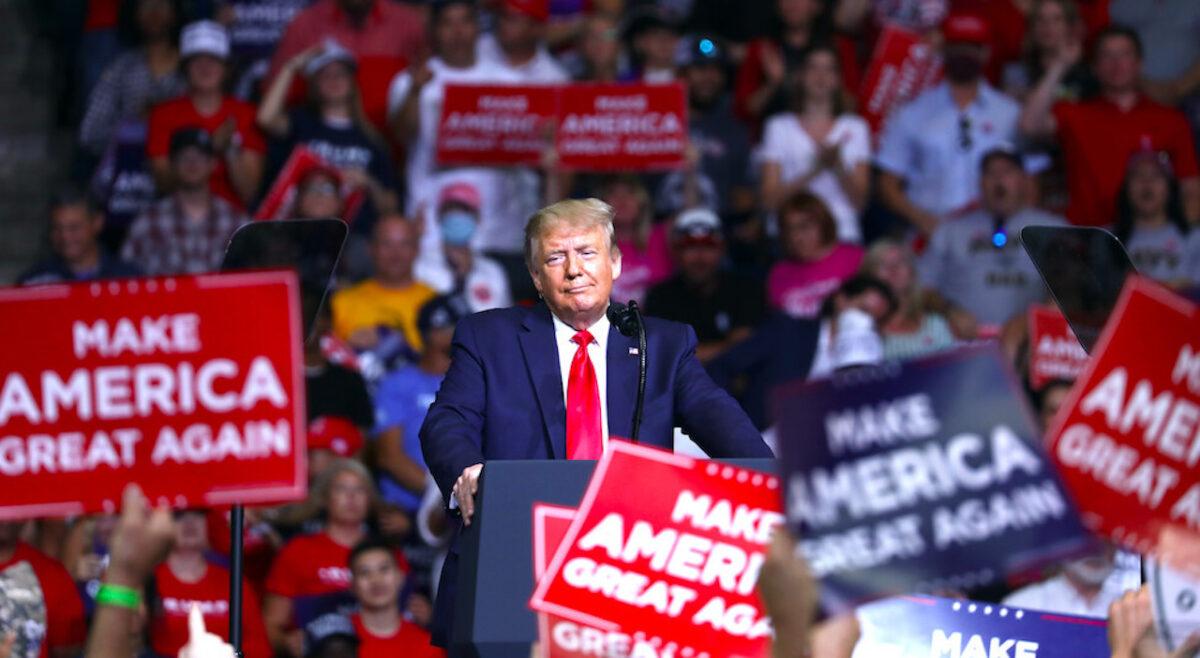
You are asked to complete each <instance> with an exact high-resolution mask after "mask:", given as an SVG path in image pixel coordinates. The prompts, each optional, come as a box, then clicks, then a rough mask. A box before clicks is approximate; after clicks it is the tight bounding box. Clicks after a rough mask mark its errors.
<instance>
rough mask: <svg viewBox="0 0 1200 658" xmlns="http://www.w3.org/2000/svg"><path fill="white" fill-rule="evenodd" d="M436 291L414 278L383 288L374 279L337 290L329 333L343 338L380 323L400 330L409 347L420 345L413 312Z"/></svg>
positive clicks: (418, 346) (418, 347)
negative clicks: (396, 285)
mask: <svg viewBox="0 0 1200 658" xmlns="http://www.w3.org/2000/svg"><path fill="white" fill-rule="evenodd" d="M436 294H437V293H436V292H435V291H434V290H433V288H430V287H429V286H427V285H425V284H424V283H420V282H416V283H413V284H411V285H409V286H405V287H404V288H385V287H384V286H381V285H379V282H377V281H376V280H375V279H367V280H365V281H363V282H362V283H360V284H358V285H355V286H351V287H349V288H345V289H343V290H339V291H337V292H335V293H334V294H333V301H332V302H331V305H332V306H331V308H332V310H333V333H334V334H336V335H337V337H338V338H341V339H342V340H345V339H346V338H347V337H349V336H350V334H352V333H354V332H355V331H356V330H358V329H362V328H363V327H377V326H379V325H383V326H385V327H391V328H393V329H399V330H400V331H403V332H404V339H405V340H406V341H408V344H409V345H411V346H412V347H413V349H416V350H420V349H421V332H419V331H417V314H418V313H419V312H420V311H421V307H422V306H424V305H425V302H428V301H429V300H430V299H432V298H433V297H434V296H435V295H436Z"/></svg>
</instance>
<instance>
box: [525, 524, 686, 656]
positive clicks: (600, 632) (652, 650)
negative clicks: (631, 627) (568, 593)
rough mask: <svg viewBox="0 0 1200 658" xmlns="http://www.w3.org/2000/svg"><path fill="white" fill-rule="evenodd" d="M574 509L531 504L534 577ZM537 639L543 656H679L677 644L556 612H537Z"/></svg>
mask: <svg viewBox="0 0 1200 658" xmlns="http://www.w3.org/2000/svg"><path fill="white" fill-rule="evenodd" d="M574 519H575V510H574V509H572V508H570V507H559V506H558V505H547V504H545V503H538V504H536V505H534V506H533V576H534V583H537V582H538V581H539V580H541V578H542V575H543V574H544V573H546V569H547V567H549V565H550V557H551V556H552V555H554V553H555V552H557V551H558V547H559V546H560V545H561V544H562V540H563V537H565V536H566V534H567V529H568V528H570V527H571V521H573V520H574ZM537 619H538V642H539V654H538V655H540V656H542V658H591V657H594V656H606V657H607V658H678V654H676V650H677V649H678V647H671V646H669V645H665V646H664V645H663V644H662V642H659V643H658V644H657V645H655V644H654V643H653V642H651V640H650V638H649V637H647V636H646V634H645V633H644V632H642V631H633V632H631V633H625V632H623V631H619V630H618V631H606V630H604V629H601V628H596V627H595V626H588V625H586V624H580V623H577V622H574V621H571V620H570V619H565V618H563V617H560V616H558V615H553V614H547V613H544V612H539V613H538V615H537Z"/></svg>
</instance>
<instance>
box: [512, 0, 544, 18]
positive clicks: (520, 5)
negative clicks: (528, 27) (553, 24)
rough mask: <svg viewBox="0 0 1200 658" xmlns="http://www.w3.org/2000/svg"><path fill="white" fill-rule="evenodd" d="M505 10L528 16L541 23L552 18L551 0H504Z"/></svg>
mask: <svg viewBox="0 0 1200 658" xmlns="http://www.w3.org/2000/svg"><path fill="white" fill-rule="evenodd" d="M504 10H505V11H509V12H512V13H514V14H522V15H524V16H528V17H529V18H532V19H533V20H535V21H537V22H539V23H545V22H546V21H548V20H550V0H504Z"/></svg>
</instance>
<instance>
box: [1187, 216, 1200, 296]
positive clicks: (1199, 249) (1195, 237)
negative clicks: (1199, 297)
mask: <svg viewBox="0 0 1200 658" xmlns="http://www.w3.org/2000/svg"><path fill="white" fill-rule="evenodd" d="M1183 253H1184V259H1183V260H1184V276H1186V277H1187V278H1188V279H1189V280H1191V282H1192V285H1196V286H1200V229H1192V232H1191V233H1188V236H1187V243H1186V245H1185V246H1184V248H1183Z"/></svg>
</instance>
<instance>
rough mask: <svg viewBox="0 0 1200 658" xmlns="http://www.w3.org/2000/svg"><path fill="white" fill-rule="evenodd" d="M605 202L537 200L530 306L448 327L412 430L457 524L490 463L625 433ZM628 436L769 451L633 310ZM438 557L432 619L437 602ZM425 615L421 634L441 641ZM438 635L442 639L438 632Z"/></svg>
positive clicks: (710, 449)
mask: <svg viewBox="0 0 1200 658" xmlns="http://www.w3.org/2000/svg"><path fill="white" fill-rule="evenodd" d="M612 214H613V210H612V208H611V207H610V206H609V205H608V204H606V203H604V202H602V201H599V200H597V199H587V200H583V201H580V200H567V201H560V202H559V203H556V204H554V205H551V206H548V207H546V208H543V209H542V210H540V211H538V212H537V213H536V214H535V215H534V216H533V217H531V218H530V220H529V223H528V224H527V225H526V227H525V262H526V265H527V266H528V267H529V273H530V275H531V276H532V277H533V282H534V285H535V286H536V287H537V290H538V294H539V295H540V296H541V298H542V299H543V301H544V302H545V303H544V304H538V305H537V306H535V307H533V308H529V309H525V308H506V309H498V310H493V311H485V312H483V313H478V314H475V315H472V316H470V317H468V318H466V319H465V320H463V321H461V322H459V324H458V327H457V329H456V330H455V333H454V342H453V347H452V348H451V349H452V355H451V356H452V363H451V365H450V370H449V372H447V373H446V378H445V379H444V380H443V381H442V386H441V389H440V390H439V391H438V395H437V399H436V400H435V401H434V403H433V405H432V406H430V408H429V413H428V415H427V416H426V417H425V423H424V425H422V427H421V433H420V434H421V448H422V450H423V452H424V454H425V461H426V463H427V464H428V465H429V469H430V471H431V472H432V473H433V477H434V479H435V480H436V481H437V484H438V487H439V488H440V489H441V491H442V495H443V496H444V497H445V500H447V501H450V506H451V507H452V508H457V509H458V510H459V512H460V513H461V517H462V522H463V523H464V524H466V525H470V523H471V517H472V515H473V514H474V511H475V501H474V496H475V493H476V491H477V489H478V483H479V474H480V472H481V471H482V469H483V467H484V463H485V462H486V461H487V460H493V459H568V458H575V459H596V458H599V456H600V454H601V453H602V452H603V450H604V447H605V446H606V445H607V443H608V439H609V437H628V436H630V434H631V432H632V428H633V412H634V406H635V404H636V401H637V380H638V354H637V347H638V343H637V339H636V338H631V337H627V336H624V335H622V334H621V333H620V332H619V331H618V330H617V329H616V327H612V326H610V323H609V320H608V318H607V316H606V315H605V312H606V311H607V309H608V304H609V295H610V293H611V292H612V282H613V279H615V278H617V277H618V276H620V274H621V253H620V251H619V250H618V249H617V246H616V240H615V237H614V235H613V225H612ZM645 327H646V340H647V351H646V358H647V362H648V363H647V377H646V397H645V405H644V416H643V418H642V424H641V427H640V431H639V438H640V441H641V442H642V443H644V444H647V445H655V446H660V447H663V448H667V449H670V448H671V446H672V440H673V436H674V428H675V427H681V428H682V429H683V430H684V432H686V433H687V434H688V435H689V436H691V438H692V440H694V441H695V442H696V443H697V444H698V445H699V446H700V447H701V448H703V449H704V450H705V451H706V452H707V453H708V454H709V455H710V456H712V457H768V458H769V457H772V454H771V451H770V449H769V448H768V447H767V446H766V444H765V443H763V440H762V437H761V436H760V435H759V433H758V431H757V430H756V429H755V428H754V425H753V424H752V423H751V422H750V419H749V418H747V417H746V414H745V413H743V412H742V409H741V408H740V407H739V406H738V404H737V402H735V401H734V400H733V398H731V397H730V396H729V395H728V394H727V393H726V392H725V391H724V390H722V389H721V388H719V387H718V386H716V384H714V383H713V381H712V380H711V379H710V378H709V376H708V375H707V374H706V373H705V371H704V369H703V367H702V366H701V365H700V362H699V361H697V360H696V356H695V351H696V335H695V333H694V332H693V331H692V328H691V327H689V326H687V325H683V324H678V323H675V322H668V321H665V320H658V319H655V318H646V322H645ZM454 563H456V560H448V561H447V568H446V569H444V570H443V576H442V577H443V580H442V586H441V590H442V591H440V592H439V597H438V598H439V601H438V609H439V610H438V617H440V618H442V619H441V620H440V621H443V622H444V621H447V620H446V619H445V612H444V611H447V612H448V610H451V609H452V608H448V605H449V603H444V601H443V599H447V598H451V597H452V594H451V596H446V595H447V594H448V593H450V592H452V590H450V592H448V591H447V585H449V586H450V587H451V588H452V587H453V584H452V583H453V574H452V573H451V572H452V571H453V569H454ZM439 626H441V624H439V623H438V621H435V637H437V636H439V635H441V633H439V632H438V631H445V630H446V629H445V628H444V627H443V628H438V627H439ZM438 639H444V636H443V637H438Z"/></svg>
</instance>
